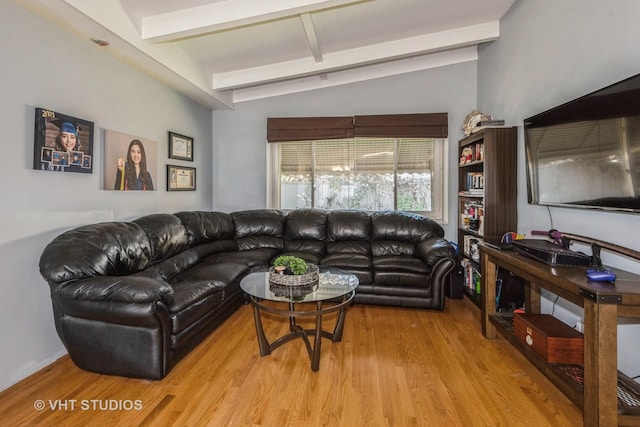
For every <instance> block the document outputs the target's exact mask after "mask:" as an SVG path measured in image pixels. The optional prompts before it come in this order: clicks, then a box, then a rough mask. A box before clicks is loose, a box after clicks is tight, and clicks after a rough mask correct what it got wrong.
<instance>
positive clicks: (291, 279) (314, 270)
mask: <svg viewBox="0 0 640 427" xmlns="http://www.w3.org/2000/svg"><path fill="white" fill-rule="evenodd" d="M318 271H319V269H318V266H317V265H315V264H308V266H307V272H306V273H305V274H298V275H293V274H280V273H276V272H275V270H274V269H273V267H271V268H269V282H271V283H275V284H278V285H285V286H306V285H310V284H312V283H316V282H317V281H318Z"/></svg>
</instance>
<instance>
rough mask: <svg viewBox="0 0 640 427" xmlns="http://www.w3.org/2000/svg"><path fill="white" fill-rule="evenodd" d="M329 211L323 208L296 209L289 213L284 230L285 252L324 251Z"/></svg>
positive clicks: (321, 252)
mask: <svg viewBox="0 0 640 427" xmlns="http://www.w3.org/2000/svg"><path fill="white" fill-rule="evenodd" d="M326 235H327V212H326V211H324V210H321V209H296V210H293V211H291V212H289V213H288V214H287V218H286V221H285V232H284V250H285V252H310V253H314V254H318V255H322V254H323V253H324V240H325V238H326Z"/></svg>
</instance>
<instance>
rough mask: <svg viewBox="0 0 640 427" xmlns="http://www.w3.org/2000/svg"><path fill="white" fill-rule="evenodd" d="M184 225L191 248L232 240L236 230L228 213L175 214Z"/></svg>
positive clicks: (199, 212) (195, 212)
mask: <svg viewBox="0 0 640 427" xmlns="http://www.w3.org/2000/svg"><path fill="white" fill-rule="evenodd" d="M175 216H177V217H178V218H180V221H182V223H183V224H184V226H185V228H186V229H187V234H188V235H189V243H190V244H191V245H192V246H196V245H200V244H202V243H207V242H212V241H217V240H233V239H234V238H235V234H236V230H235V226H234V224H233V218H232V217H231V215H230V214H228V213H223V212H204V211H190V212H178V213H176V214H175Z"/></svg>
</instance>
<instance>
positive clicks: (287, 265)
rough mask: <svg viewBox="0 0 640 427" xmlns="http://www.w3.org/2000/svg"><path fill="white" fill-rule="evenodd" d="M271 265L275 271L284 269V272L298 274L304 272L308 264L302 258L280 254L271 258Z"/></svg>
mask: <svg viewBox="0 0 640 427" xmlns="http://www.w3.org/2000/svg"><path fill="white" fill-rule="evenodd" d="M273 267H274V270H275V271H277V272H280V271H282V270H284V274H293V275H295V276H298V275H300V274H305V273H306V272H307V269H308V267H309V266H308V265H307V262H306V261H305V260H303V259H302V258H298V257H295V256H290V255H280V256H279V257H277V258H276V259H274V260H273ZM282 267H284V268H282Z"/></svg>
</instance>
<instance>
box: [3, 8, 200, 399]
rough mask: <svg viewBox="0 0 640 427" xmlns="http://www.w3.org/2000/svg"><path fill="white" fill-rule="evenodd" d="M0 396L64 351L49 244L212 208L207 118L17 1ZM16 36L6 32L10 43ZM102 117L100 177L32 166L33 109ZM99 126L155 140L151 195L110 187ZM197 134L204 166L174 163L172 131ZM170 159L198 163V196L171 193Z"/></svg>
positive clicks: (7, 21)
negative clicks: (139, 219) (60, 237)
mask: <svg viewBox="0 0 640 427" xmlns="http://www.w3.org/2000/svg"><path fill="white" fill-rule="evenodd" d="M0 26H1V27H2V32H3V36H2V38H1V40H0V57H2V67H0V81H2V97H1V98H0V117H1V118H2V126H3V130H2V139H1V141H2V142H0V145H1V147H2V150H1V152H2V158H3V159H4V161H3V162H2V168H1V169H0V175H1V177H2V182H3V185H2V186H1V187H0V199H1V200H2V209H1V210H0V224H2V225H1V233H0V272H1V274H2V280H0V294H1V295H2V298H0V323H2V325H3V327H2V328H0V343H2V349H1V350H0V389H4V388H6V387H8V386H9V385H11V384H13V383H15V382H17V381H19V380H20V379H22V378H24V377H26V376H28V375H29V374H31V373H33V372H34V371H36V370H38V369H40V368H42V367H44V366H46V365H47V364H49V363H51V362H52V361H54V360H55V359H56V358H58V357H60V356H61V355H62V354H64V353H65V350H64V348H63V346H62V344H61V343H60V340H59V339H58V336H57V335H56V333H55V329H54V325H53V316H52V309H51V300H50V297H49V288H48V286H47V284H46V283H45V282H44V280H43V279H42V278H41V277H40V274H39V272H38V260H39V257H40V253H41V252H42V249H43V248H44V246H45V245H46V244H47V243H48V242H49V241H50V240H51V239H52V238H53V237H54V236H56V235H57V234H59V233H60V232H62V231H63V230H65V229H68V228H70V227H72V226H75V225H79V224H84V223H92V222H98V221H106V220H112V219H129V218H133V217H136V216H139V215H143V214H146V213H151V212H175V211H178V210H182V209H210V208H211V204H212V196H211V182H212V176H211V167H210V160H211V139H212V131H211V122H212V119H211V111H210V110H208V109H206V108H204V107H201V106H199V105H198V104H195V103H194V102H192V101H190V100H188V99H187V98H185V97H183V96H182V95H179V94H178V93H177V92H175V91H173V90H171V89H168V88H167V87H166V86H164V85H162V84H160V83H158V82H156V81H155V80H153V79H151V78H148V77H146V76H144V75H143V74H141V73H139V72H137V71H135V70H133V69H132V68H130V67H128V66H126V65H124V64H122V63H121V62H118V61H116V60H115V59H113V58H111V57H110V56H109V55H107V54H106V53H105V52H103V51H101V50H100V48H98V47H96V46H94V45H93V44H91V43H90V42H89V41H87V42H83V41H81V40H78V39H76V38H75V37H72V36H71V35H69V34H68V33H67V32H65V31H63V30H61V29H59V28H57V27H54V26H52V25H51V24H49V23H47V22H45V21H43V20H41V19H40V18H38V17H36V16H35V15H33V14H31V13H30V12H28V11H26V10H24V9H22V8H20V7H18V6H16V5H15V4H14V3H12V2H7V1H2V2H0ZM9 35H10V36H9ZM35 107H43V108H48V109H51V110H54V111H57V112H60V113H65V114H68V115H71V116H75V117H79V118H82V119H86V120H90V121H93V122H94V126H95V138H94V169H93V174H79V173H56V172H44V171H40V170H33V169H32V153H33V136H34V108H35ZM103 129H112V130H117V131H119V132H123V133H128V134H131V135H136V136H140V137H143V138H148V139H151V140H154V141H157V142H158V161H157V163H158V164H157V165H156V166H157V171H158V172H157V176H156V177H155V178H156V179H155V181H156V182H155V183H154V184H155V186H156V188H157V189H158V191H153V192H144V193H143V192H116V191H103V190H101V188H102V172H103V163H102V162H103V153H104V142H103V137H102V130H103ZM168 130H173V131H175V132H178V133H181V134H186V135H189V136H193V137H194V138H195V150H194V151H195V157H196V161H195V162H194V163H191V162H179V161H178V162H176V161H169V160H168V159H167V150H168V148H167V144H168V143H167V131H168ZM167 163H177V164H183V165H189V166H196V167H197V168H198V170H197V172H198V176H197V178H198V183H197V186H198V191H196V192H173V193H167V192H166V191H165V188H166V183H165V182H166V181H165V176H166V172H165V168H166V166H165V165H166V164H167Z"/></svg>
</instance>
